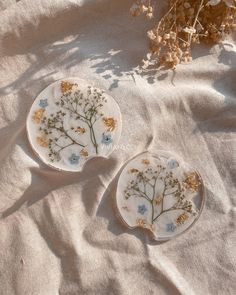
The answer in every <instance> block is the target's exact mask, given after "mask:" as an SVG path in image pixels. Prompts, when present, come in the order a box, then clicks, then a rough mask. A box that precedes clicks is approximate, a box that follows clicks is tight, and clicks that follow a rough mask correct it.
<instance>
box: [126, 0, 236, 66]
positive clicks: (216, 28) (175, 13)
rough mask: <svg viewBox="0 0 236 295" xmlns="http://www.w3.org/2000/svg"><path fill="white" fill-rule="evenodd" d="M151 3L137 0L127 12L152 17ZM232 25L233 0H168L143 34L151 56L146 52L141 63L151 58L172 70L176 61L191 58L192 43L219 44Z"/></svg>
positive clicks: (235, 25)
mask: <svg viewBox="0 0 236 295" xmlns="http://www.w3.org/2000/svg"><path fill="white" fill-rule="evenodd" d="M155 2H157V0H156V1H154V0H152V1H148V0H137V1H135V3H134V4H133V5H132V7H131V9H130V12H131V14H132V15H133V16H139V15H140V14H142V13H144V14H145V15H146V16H147V18H149V19H150V18H153V11H154V3H155ZM235 28H236V0H187V1H186V0H170V1H169V7H168V11H167V12H166V13H165V14H164V15H163V16H162V17H161V19H160V20H159V21H158V23H157V24H156V26H155V27H154V28H153V29H152V30H150V31H148V33H147V35H148V38H149V40H150V50H151V57H150V55H148V57H147V58H148V60H146V61H144V66H146V67H148V66H149V65H150V64H153V61H154V63H155V64H157V65H158V66H164V67H166V68H172V69H175V68H176V66H177V65H178V64H179V63H181V62H190V61H191V60H192V54H191V49H192V46H193V44H194V43H201V42H205V43H211V44H214V43H219V42H220V41H221V40H222V39H223V38H224V37H225V35H227V34H229V33H231V32H232V31H233V30H235Z"/></svg>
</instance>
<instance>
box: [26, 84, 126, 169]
mask: <svg viewBox="0 0 236 295" xmlns="http://www.w3.org/2000/svg"><path fill="white" fill-rule="evenodd" d="M121 125H122V122H121V113H120V108H119V106H118V104H117V103H116V101H115V100H114V99H113V98H112V97H111V96H109V95H108V94H106V93H105V92H104V91H101V90H99V89H98V88H96V87H93V86H90V85H89V84H87V83H86V82H85V81H83V80H81V79H78V78H67V79H63V80H59V81H56V82H54V83H52V84H51V85H49V86H48V87H47V88H46V89H44V90H43V91H42V92H41V93H40V94H39V95H38V96H37V97H36V99H35V101H34V103H33V105H32V107H31V110H30V112H29V115H28V118H27V132H28V138H29V141H30V144H31V146H32V148H33V150H34V151H35V152H36V154H37V155H38V156H39V157H40V158H41V160H42V161H43V162H44V163H46V164H47V165H49V166H51V167H53V168H56V169H59V170H64V171H80V170H81V169H82V167H83V165H84V164H85V162H86V161H87V160H88V159H90V158H92V157H96V156H102V157H107V156H108V155H109V154H110V153H111V152H112V150H113V149H114V147H115V145H116V144H117V142H118V140H119V138H120V134H121V128H122V126H121Z"/></svg>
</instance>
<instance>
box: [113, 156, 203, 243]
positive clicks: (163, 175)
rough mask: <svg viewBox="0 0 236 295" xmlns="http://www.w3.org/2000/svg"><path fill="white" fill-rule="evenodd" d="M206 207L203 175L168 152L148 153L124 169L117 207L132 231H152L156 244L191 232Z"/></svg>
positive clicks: (118, 191) (117, 194)
mask: <svg viewBox="0 0 236 295" xmlns="http://www.w3.org/2000/svg"><path fill="white" fill-rule="evenodd" d="M203 204H204V193H203V183H202V179H201V177H200V175H199V174H198V172H196V171H195V170H194V169H192V168H191V167H190V166H189V165H188V164H186V163H185V162H183V161H180V160H179V159H177V158H176V157H173V156H172V155H170V154H169V153H167V152H163V151H158V152H157V154H152V153H149V152H145V153H143V154H141V155H139V156H137V157H135V158H134V159H133V160H131V161H130V162H128V164H127V165H126V166H125V168H124V169H123V171H122V173H121V175H120V178H119V181H118V186H117V193H116V205H117V208H118V211H119V215H120V217H121V219H122V221H123V222H124V223H125V224H126V225H127V226H128V227H130V228H135V227H141V228H145V229H148V230H149V231H150V232H151V233H152V235H153V237H154V239H155V240H159V241H164V240H169V239H171V238H173V237H175V236H177V235H179V234H181V233H183V232H184V231H186V230H187V229H188V228H190V227H191V226H192V225H193V223H194V222H195V221H196V220H197V218H198V217H199V215H200V213H201V211H202V208H203Z"/></svg>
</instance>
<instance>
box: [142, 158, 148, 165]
mask: <svg viewBox="0 0 236 295" xmlns="http://www.w3.org/2000/svg"><path fill="white" fill-rule="evenodd" d="M142 163H143V164H144V165H149V164H150V161H149V160H148V159H142Z"/></svg>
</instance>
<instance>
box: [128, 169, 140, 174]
mask: <svg viewBox="0 0 236 295" xmlns="http://www.w3.org/2000/svg"><path fill="white" fill-rule="evenodd" d="M129 172H130V173H138V172H139V170H138V169H135V168H132V169H130V170H129Z"/></svg>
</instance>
